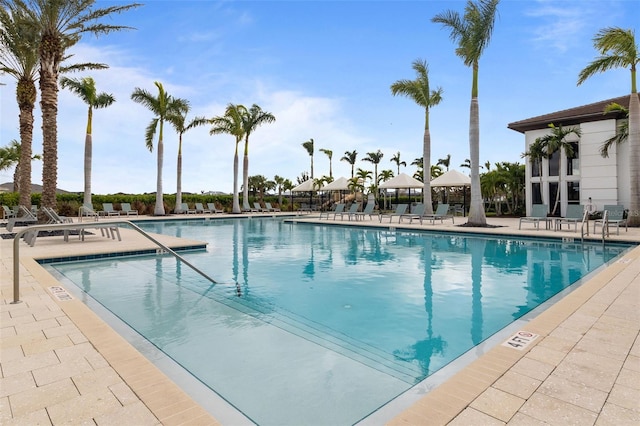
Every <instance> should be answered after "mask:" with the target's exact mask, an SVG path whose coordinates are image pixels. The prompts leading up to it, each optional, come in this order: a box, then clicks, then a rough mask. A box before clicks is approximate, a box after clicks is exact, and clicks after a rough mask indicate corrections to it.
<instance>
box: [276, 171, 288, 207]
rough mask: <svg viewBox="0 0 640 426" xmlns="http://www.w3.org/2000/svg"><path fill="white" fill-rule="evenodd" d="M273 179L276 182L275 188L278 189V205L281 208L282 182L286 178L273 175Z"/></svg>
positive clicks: (283, 182)
mask: <svg viewBox="0 0 640 426" xmlns="http://www.w3.org/2000/svg"><path fill="white" fill-rule="evenodd" d="M273 181H274V182H275V183H276V189H277V190H278V205H280V208H282V191H283V190H284V184H285V182H286V181H287V179H285V178H283V177H282V176H279V175H275V176H274V177H273Z"/></svg>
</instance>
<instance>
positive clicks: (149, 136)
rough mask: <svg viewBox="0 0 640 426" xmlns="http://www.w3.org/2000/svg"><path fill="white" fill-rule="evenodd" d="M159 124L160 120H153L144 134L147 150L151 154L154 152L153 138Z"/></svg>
mask: <svg viewBox="0 0 640 426" xmlns="http://www.w3.org/2000/svg"><path fill="white" fill-rule="evenodd" d="M159 122H160V119H159V118H157V117H156V118H153V119H152V120H151V122H150V123H149V125H148V126H147V130H146V131H145V132H144V140H145V142H146V144H147V149H148V150H149V152H153V137H154V136H155V134H156V129H157V128H158V123H159Z"/></svg>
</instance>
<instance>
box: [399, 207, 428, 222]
mask: <svg viewBox="0 0 640 426" xmlns="http://www.w3.org/2000/svg"><path fill="white" fill-rule="evenodd" d="M426 208H427V206H425V205H424V204H423V203H418V204H416V206H415V207H414V208H413V211H412V212H411V213H405V214H403V215H401V216H400V219H398V222H402V219H409V223H413V219H416V220H419V221H420V225H422V219H423V216H424V211H425V209H426Z"/></svg>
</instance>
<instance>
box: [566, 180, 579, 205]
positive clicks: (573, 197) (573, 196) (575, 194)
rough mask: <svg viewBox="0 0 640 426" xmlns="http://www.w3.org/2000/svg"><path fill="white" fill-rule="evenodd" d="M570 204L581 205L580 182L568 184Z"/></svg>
mask: <svg viewBox="0 0 640 426" xmlns="http://www.w3.org/2000/svg"><path fill="white" fill-rule="evenodd" d="M567 201H568V204H580V182H567Z"/></svg>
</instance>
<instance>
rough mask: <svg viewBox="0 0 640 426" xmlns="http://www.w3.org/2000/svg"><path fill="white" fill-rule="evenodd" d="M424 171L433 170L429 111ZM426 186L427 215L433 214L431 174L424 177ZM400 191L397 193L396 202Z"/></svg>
mask: <svg viewBox="0 0 640 426" xmlns="http://www.w3.org/2000/svg"><path fill="white" fill-rule="evenodd" d="M422 169H423V170H431V131H430V130H429V111H428V110H427V111H426V112H425V125H424V136H423V138H422ZM398 174H400V164H399V163H398ZM422 182H423V184H424V186H423V188H422V198H423V202H424V206H425V210H424V212H425V214H433V200H432V199H431V173H429V174H427V173H424V174H423V176H422ZM397 199H398V191H396V200H397Z"/></svg>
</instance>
